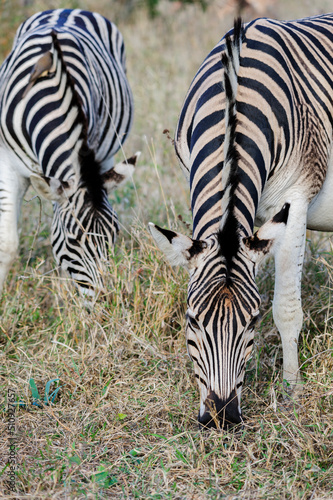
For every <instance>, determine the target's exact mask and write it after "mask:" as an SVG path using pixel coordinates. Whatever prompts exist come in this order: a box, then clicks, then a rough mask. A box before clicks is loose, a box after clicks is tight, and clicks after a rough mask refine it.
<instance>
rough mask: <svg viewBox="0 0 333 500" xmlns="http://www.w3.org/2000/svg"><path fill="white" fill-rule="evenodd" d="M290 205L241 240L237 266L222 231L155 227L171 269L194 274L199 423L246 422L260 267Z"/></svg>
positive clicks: (191, 311) (190, 333) (189, 321)
mask: <svg viewBox="0 0 333 500" xmlns="http://www.w3.org/2000/svg"><path fill="white" fill-rule="evenodd" d="M288 211H289V205H287V204H286V205H285V206H284V207H283V209H282V210H281V211H280V212H279V213H278V214H277V215H275V217H273V219H271V220H270V221H268V222H266V223H265V224H264V225H263V226H262V227H261V228H260V229H259V230H258V231H257V232H256V233H255V234H254V235H252V236H250V237H246V238H245V237H243V238H240V241H239V248H238V252H237V255H236V256H235V257H234V259H233V265H232V267H231V266H230V265H229V264H228V263H227V259H226V257H225V255H224V252H223V247H224V245H222V244H221V241H220V236H221V234H220V233H219V232H217V233H215V234H213V235H211V236H210V237H208V238H206V239H204V240H193V239H191V238H189V237H187V236H184V235H182V234H180V233H176V232H174V231H169V230H165V229H162V228H160V227H158V226H156V225H154V224H152V223H150V231H151V233H152V236H153V238H154V239H155V241H156V243H157V245H158V246H159V248H160V249H161V250H163V251H164V253H165V254H166V256H167V258H168V260H169V261H170V263H171V264H172V265H182V266H184V267H185V268H186V269H187V270H188V272H189V275H190V280H189V286H188V300H187V313H186V339H187V348H188V353H189V355H190V357H191V359H192V361H193V364H194V371H195V377H196V379H197V381H198V385H199V390H200V400H201V401H200V411H199V417H198V420H199V423H200V425H201V426H203V427H219V426H220V425H222V426H223V427H224V428H228V427H229V426H232V425H234V424H239V423H241V420H242V419H241V407H240V402H241V389H242V385H243V380H244V374H245V366H246V362H247V360H248V359H249V357H250V354H251V351H252V344H253V335H254V327H255V324H256V322H257V320H258V319H259V306H260V295H259V291H258V288H257V285H256V283H255V274H256V270H257V266H258V264H259V263H260V261H261V260H262V258H263V257H264V256H265V255H267V254H268V253H269V252H271V251H272V250H273V251H274V248H276V246H277V245H278V244H279V241H281V238H282V236H283V233H284V230H285V227H286V222H287V218H288Z"/></svg>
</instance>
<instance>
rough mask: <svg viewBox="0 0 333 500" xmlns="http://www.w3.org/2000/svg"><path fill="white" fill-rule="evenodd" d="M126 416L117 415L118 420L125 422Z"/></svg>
mask: <svg viewBox="0 0 333 500" xmlns="http://www.w3.org/2000/svg"><path fill="white" fill-rule="evenodd" d="M126 417H127V415H126V414H125V413H118V420H125V418H126Z"/></svg>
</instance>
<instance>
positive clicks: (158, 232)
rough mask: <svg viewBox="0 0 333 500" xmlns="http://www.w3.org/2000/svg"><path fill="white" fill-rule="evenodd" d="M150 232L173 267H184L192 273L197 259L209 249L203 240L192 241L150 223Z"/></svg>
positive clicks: (182, 235)
mask: <svg viewBox="0 0 333 500" xmlns="http://www.w3.org/2000/svg"><path fill="white" fill-rule="evenodd" d="M149 230H150V232H151V235H152V237H153V238H154V240H155V242H156V244H157V246H158V247H159V248H160V250H162V251H163V252H164V253H165V255H166V257H167V259H168V261H169V262H170V264H171V265H172V266H183V267H185V268H186V269H187V270H188V271H191V270H192V269H193V268H194V267H195V266H196V264H197V258H198V256H199V255H200V254H201V253H202V251H203V250H204V249H205V248H206V247H207V244H206V243H205V242H204V241H201V240H192V238H189V237H188V236H185V235H184V234H180V233H176V232H174V231H169V230H168V229H162V228H161V227H159V226H156V225H155V224H153V223H152V222H149Z"/></svg>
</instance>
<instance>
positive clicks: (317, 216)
mask: <svg viewBox="0 0 333 500" xmlns="http://www.w3.org/2000/svg"><path fill="white" fill-rule="evenodd" d="M307 228H308V229H315V230H317V231H333V157H332V155H331V159H330V162H329V165H328V170H327V174H326V178H325V181H324V184H323V187H322V188H321V190H320V191H319V193H318V194H317V195H316V196H315V197H314V198H313V200H312V201H311V202H310V205H309V209H308V217H307Z"/></svg>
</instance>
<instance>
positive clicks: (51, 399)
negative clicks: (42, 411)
mask: <svg viewBox="0 0 333 500" xmlns="http://www.w3.org/2000/svg"><path fill="white" fill-rule="evenodd" d="M58 381H59V379H58V378H53V379H51V380H49V381H48V382H47V384H46V386H45V397H44V403H45V404H46V405H48V404H49V402H51V403H54V400H55V398H56V395H57V393H58V391H59V389H60V387H61V386H60V387H57V388H56V389H55V390H54V391H53V392H52V394H49V393H50V387H51V384H52V383H53V382H58Z"/></svg>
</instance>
